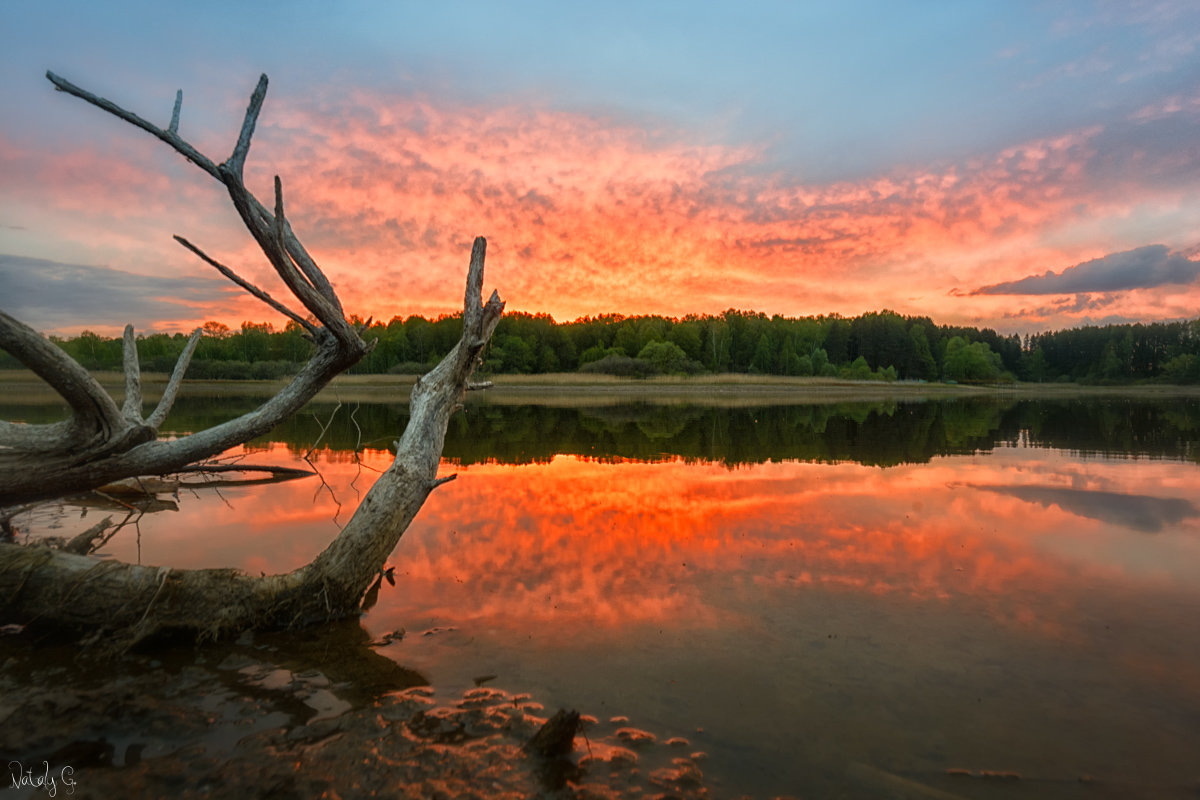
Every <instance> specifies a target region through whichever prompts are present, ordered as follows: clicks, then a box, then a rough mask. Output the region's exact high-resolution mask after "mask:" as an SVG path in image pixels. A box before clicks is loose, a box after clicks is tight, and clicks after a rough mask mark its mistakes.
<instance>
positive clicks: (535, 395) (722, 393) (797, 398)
mask: <svg viewBox="0 0 1200 800" xmlns="http://www.w3.org/2000/svg"><path fill="white" fill-rule="evenodd" d="M92 374H93V377H95V378H96V379H97V380H98V381H99V382H100V383H101V385H102V386H104V387H105V388H106V389H108V390H109V391H110V392H112V393H113V395H114V396H118V395H121V394H123V387H124V376H123V375H122V374H121V373H119V372H96V373H92ZM167 378H168V376H167V375H166V374H159V373H147V374H145V375H143V376H142V393H143V396H144V398H145V399H146V400H147V401H154V400H157V399H158V397H159V396H161V393H162V389H163V387H164V386H165V384H166V382H167ZM416 380H417V376H415V375H339V376H337V377H336V378H334V379H333V381H331V382H330V384H329V385H328V386H326V387H325V388H324V389H322V390H321V391H320V392H319V393H318V394H317V396H316V398H315V399H314V401H315V402H326V403H327V402H377V403H378V402H408V397H409V393H410V391H411V389H412V386H413V384H414V383H416ZM490 380H491V381H492V382H493V385H492V386H491V387H490V388H488V389H487V390H486V391H481V392H471V393H469V394H468V402H482V403H494V404H505V405H510V404H531V405H547V404H552V405H579V404H596V403H600V404H611V403H621V402H647V403H694V404H699V405H708V404H714V405H725V404H729V403H731V402H732V403H739V404H740V403H753V402H759V403H762V402H766V403H768V404H782V405H790V404H804V405H808V404H819V403H826V402H878V401H887V400H903V401H912V402H920V401H927V400H942V399H951V398H958V397H973V398H984V397H996V398H1005V399H1033V398H1046V399H1056V398H1072V397H1101V396H1110V397H1139V398H1147V399H1151V398H1155V397H1197V398H1200V386H1180V385H1173V384H1134V385H1117V386H1092V385H1084V384H1077V383H1011V384H991V385H968V384H948V383H920V382H915V381H894V382H883V381H852V380H842V379H837V378H812V377H804V378H798V377H787V376H780V375H746V374H740V373H724V374H720V375H702V376H693V377H682V376H660V377H653V378H644V379H637V378H618V377H614V376H611V375H588V374H582V375H581V374H578V373H551V374H541V375H497V376H493V377H492V378H490ZM285 385H287V380H286V379H277V380H184V382H183V385H182V387H181V390H180V394H181V396H185V397H225V396H233V395H237V396H241V397H258V396H261V397H269V396H271V395H273V394H275V393H276V392H277V391H278V390H279V389H280V388H282V387H283V386H285ZM0 388H2V389H3V391H4V396H5V401H6V402H11V403H30V404H42V403H54V402H59V401H60V398H59V396H58V395H57V394H56V393H55V392H54V390H53V389H51V388H50V387H49V386H47V385H46V384H45V383H44V382H42V381H41V380H40V379H39V378H38V377H37V376H36V375H34V374H33V373H32V372H29V371H27V370H4V371H0Z"/></svg>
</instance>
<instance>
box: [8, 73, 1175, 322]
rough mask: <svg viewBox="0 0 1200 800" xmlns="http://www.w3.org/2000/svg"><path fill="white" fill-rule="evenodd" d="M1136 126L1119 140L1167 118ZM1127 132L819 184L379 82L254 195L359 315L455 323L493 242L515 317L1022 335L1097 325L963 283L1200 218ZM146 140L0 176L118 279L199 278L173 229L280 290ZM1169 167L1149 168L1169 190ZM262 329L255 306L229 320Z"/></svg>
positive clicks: (324, 119)
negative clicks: (1151, 224) (253, 321)
mask: <svg viewBox="0 0 1200 800" xmlns="http://www.w3.org/2000/svg"><path fill="white" fill-rule="evenodd" d="M1143 117H1146V119H1143V118H1142V117H1139V121H1138V122H1136V123H1134V122H1129V123H1126V124H1127V125H1129V126H1130V129H1131V130H1133V129H1136V130H1138V131H1144V130H1145V129H1147V128H1148V127H1149V126H1153V125H1154V124H1157V123H1156V120H1154V119H1150V118H1148V115H1143ZM1118 133H1120V132H1118ZM127 135H128V136H129V137H130V138H131V139H132V138H133V137H136V136H137V134H136V132H133V131H129V132H128V134H127ZM1121 135H1124V134H1121ZM1121 135H1118V134H1114V133H1113V131H1111V130H1103V129H1100V128H1090V129H1086V130H1080V131H1075V132H1071V133H1067V134H1064V135H1061V136H1056V137H1051V138H1047V139H1044V140H1038V141H1032V142H1026V143H1024V144H1021V145H1019V146H1015V147H1011V148H1008V149H1005V150H1003V151H1001V152H998V153H995V154H993V155H989V156H980V157H977V158H974V159H970V160H967V161H965V162H963V163H959V164H953V165H939V166H932V167H927V168H909V167H905V168H897V169H896V170H894V171H892V172H891V173H889V174H886V175H879V176H876V177H873V178H866V179H862V180H857V181H843V182H837V183H830V184H809V183H805V182H803V181H799V180H796V179H794V178H792V177H789V176H786V175H783V174H779V173H777V172H772V171H771V170H769V169H768V168H767V166H766V162H765V161H764V158H765V156H764V154H763V152H761V151H760V150H758V149H756V148H753V147H741V148H737V147H729V146H722V145H704V146H700V145H695V144H692V143H690V142H689V141H688V139H687V137H686V136H685V135H684V134H683V133H681V132H679V131H664V130H646V129H644V128H640V127H636V126H634V125H631V124H624V123H618V122H614V121H611V120H604V119H599V118H596V117H589V116H586V115H582V114H577V113H568V112H561V111H545V110H537V109H532V108H526V107H512V106H506V107H494V108H466V107H455V106H449V105H445V104H439V103H437V102H434V101H432V100H430V99H427V98H413V97H411V96H398V95H389V94H384V93H380V92H375V91H368V90H365V89H363V90H355V91H351V92H343V93H339V94H336V95H335V94H333V93H332V92H325V93H323V94H322V93H318V94H317V95H316V96H314V97H312V98H306V99H303V100H294V99H291V98H286V97H284V98H276V99H274V100H269V101H268V105H267V108H266V110H265V111H264V115H263V118H262V121H261V122H260V126H259V131H258V135H257V140H256V144H255V148H254V151H253V153H252V155H251V163H250V165H249V167H248V169H249V178H248V182H249V183H250V185H251V186H252V187H254V188H257V189H258V190H259V192H260V194H261V195H262V196H263V197H268V196H269V194H270V182H269V181H270V176H271V174H273V173H276V172H277V173H279V174H280V175H281V176H282V177H283V180H284V187H285V196H286V199H287V202H288V208H289V214H290V216H291V218H292V220H293V222H294V224H295V227H296V229H297V230H298V231H299V232H300V233H301V235H302V237H303V238H304V240H305V241H306V243H307V244H308V245H309V246H310V249H311V250H312V251H313V252H314V255H316V256H317V257H318V260H320V261H321V263H322V264H323V265H324V266H325V268H326V270H327V271H328V272H329V274H330V275H331V276H332V277H333V279H334V281H335V283H336V284H337V285H338V287H339V289H340V291H341V292H342V293H343V295H344V299H345V301H346V305H347V307H348V308H350V309H351V310H353V311H356V312H358V313H361V314H363V315H364V316H365V315H368V314H369V315H372V316H375V317H377V318H382V319H388V318H390V317H391V316H393V315H396V314H400V315H407V314H410V313H426V314H435V313H441V312H452V311H454V310H456V309H457V306H458V303H459V301H458V299H457V298H458V297H459V296H460V295H461V288H460V284H461V282H462V279H463V275H464V272H465V264H466V260H467V253H468V252H469V245H470V241H471V239H472V238H473V237H474V236H475V235H477V234H482V235H486V236H488V237H489V240H490V244H491V250H490V256H491V267H490V271H489V283H490V284H492V285H494V286H497V287H499V288H500V289H501V293H502V294H503V295H504V296H505V298H506V299H508V300H509V301H510V307H511V308H516V309H523V310H531V311H548V312H550V313H552V314H554V315H555V316H556V317H557V318H559V319H570V318H574V317H576V316H579V315H584V314H591V313H600V312H606V311H619V312H622V313H664V314H668V315H679V314H684V313H689V312H718V311H720V310H723V309H724V308H727V307H730V306H734V307H741V308H750V309H756V310H762V311H766V312H767V313H783V314H789V315H804V314H816V313H826V312H841V313H849V314H853V313H858V312H860V311H864V310H870V309H878V308H882V307H891V308H895V309H897V310H900V311H903V312H909V313H926V314H930V315H932V316H934V317H935V318H936V319H938V320H940V321H947V322H978V321H985V322H990V323H991V324H999V325H1001V327H1007V328H1009V329H1011V328H1013V327H1028V324H1029V323H1037V322H1044V323H1053V322H1064V321H1069V320H1071V319H1082V318H1085V317H1086V315H1087V312H1086V311H1085V310H1081V309H1072V308H1067V307H1065V306H1064V305H1063V304H1061V303H1059V304H1053V305H1047V304H1045V303H1040V304H1039V305H1038V307H1036V308H1035V307H1031V308H1017V309H1014V307H1013V301H1012V299H1011V298H1007V299H1005V298H995V297H987V296H981V295H975V296H971V295H970V290H972V289H974V288H977V287H979V286H984V285H993V284H996V283H999V282H1004V281H1018V280H1020V279H1022V278H1025V277H1027V276H1029V275H1036V274H1042V273H1044V272H1045V271H1047V270H1060V269H1064V268H1065V267H1068V266H1070V265H1071V264H1075V263H1080V262H1082V261H1085V260H1087V259H1093V258H1099V257H1101V256H1104V255H1106V254H1108V253H1110V252H1113V251H1114V250H1118V249H1122V248H1124V249H1128V248H1131V247H1135V246H1142V245H1147V244H1154V243H1156V242H1147V241H1142V240H1137V239H1136V238H1131V237H1136V232H1134V233H1126V234H1123V235H1116V234H1114V233H1112V232H1111V231H1104V232H1097V231H1096V227H1097V223H1096V221H1097V220H1105V219H1122V220H1125V223H1126V225H1127V226H1128V224H1129V223H1128V221H1129V219H1130V218H1131V217H1137V216H1138V215H1139V214H1140V215H1147V214H1148V215H1150V217H1151V218H1153V217H1155V215H1158V216H1163V215H1166V216H1170V215H1171V214H1176V215H1178V214H1179V213H1180V211H1181V209H1183V208H1184V207H1185V205H1186V203H1187V202H1190V201H1188V200H1187V199H1186V197H1187V193H1186V191H1184V190H1182V189H1180V188H1179V187H1174V188H1169V187H1165V186H1158V185H1157V184H1153V183H1147V184H1144V185H1143V184H1140V183H1139V182H1138V180H1137V179H1136V177H1135V174H1136V173H1137V170H1133V169H1131V168H1129V167H1130V166H1131V165H1132V163H1133V162H1132V160H1133V159H1136V158H1142V159H1143V160H1144V159H1146V158H1157V159H1158V161H1156V162H1155V165H1156V164H1158V163H1159V162H1161V161H1162V160H1163V159H1169V158H1177V154H1175V155H1171V154H1163V153H1159V154H1158V155H1155V154H1153V153H1151V154H1150V155H1147V154H1146V153H1144V152H1140V151H1138V150H1137V148H1136V147H1135V146H1134V144H1130V143H1129V142H1128V141H1125V140H1123V139H1122V138H1121ZM152 146H154V145H153V143H151V142H148V141H141V140H139V143H138V146H137V147H133V146H131V145H129V144H128V143H122V144H121V145H119V146H118V147H117V148H116V153H115V154H112V153H109V152H107V151H106V152H105V153H104V154H103V155H101V154H100V153H99V152H98V151H95V150H92V149H90V148H89V149H85V150H80V151H78V152H75V153H67V154H57V155H55V156H53V157H50V156H49V155H48V154H36V153H33V154H31V153H15V152H14V148H13V147H12V146H11V145H8V146H4V145H3V143H2V142H0V161H3V163H4V164H5V165H11V164H15V163H22V164H24V163H30V164H36V165H40V166H34V167H30V166H26V167H22V168H21V169H20V170H18V176H17V177H18V181H17V182H18V183H19V184H21V185H22V186H25V185H34V184H38V185H40V186H42V187H43V188H42V189H39V190H37V191H36V192H35V193H34V196H35V197H36V198H37V199H38V201H39V204H40V205H41V206H44V207H48V208H50V209H51V210H52V212H53V213H51V212H49V211H48V212H46V213H47V214H48V217H47V218H52V219H54V220H55V221H56V223H57V222H58V221H62V220H66V219H67V218H69V217H81V218H83V220H84V221H89V224H90V227H86V226H85V229H84V231H83V232H81V233H80V234H79V235H80V236H81V238H82V237H83V236H84V235H85V234H86V235H91V233H93V232H94V233H96V240H95V241H93V242H92V246H94V247H96V248H98V250H99V251H100V252H103V253H105V254H107V257H108V259H110V260H111V259H117V258H130V259H132V260H133V261H134V262H136V263H135V264H134V265H133V266H132V267H130V266H128V265H124V266H122V268H125V269H132V271H139V269H145V270H147V271H149V270H150V269H162V264H161V260H162V258H163V257H164V256H163V254H164V253H166V252H167V251H168V250H169V251H171V255H170V256H169V258H170V263H171V264H172V265H176V264H180V263H183V262H185V261H186V260H187V257H186V254H182V253H176V252H174V250H173V245H172V244H170V242H169V239H167V228H168V227H169V228H170V232H182V233H184V234H186V235H187V236H188V237H189V238H191V239H192V240H193V241H196V242H197V243H198V244H200V245H201V246H204V247H206V248H207V249H209V250H210V251H211V252H212V253H213V255H215V256H217V257H218V258H221V259H223V260H226V261H227V262H229V263H231V265H233V266H235V267H237V268H239V269H241V270H243V271H244V272H245V273H246V274H248V275H249V276H251V277H253V278H255V279H256V280H260V281H263V282H264V283H266V284H268V286H270V285H271V284H272V283H273V278H271V276H269V274H268V272H267V270H266V268H265V265H264V264H263V259H262V257H261V256H260V255H258V254H257V253H255V251H254V248H253V246H252V245H251V243H250V242H249V238H248V237H247V236H246V235H245V234H244V233H243V232H240V231H239V230H238V229H237V225H236V224H235V223H236V220H235V219H234V218H233V215H232V211H231V210H229V209H228V208H223V207H222V203H223V195H222V193H221V191H220V189H219V187H216V186H214V185H211V184H212V182H211V180H210V179H208V178H207V177H206V176H203V175H201V174H199V173H198V172H196V171H195V170H194V169H193V170H192V173H194V174H192V175H190V176H189V177H188V178H186V179H183V178H180V177H179V171H180V170H181V169H182V168H183V167H185V166H186V165H182V164H178V163H174V162H178V161H179V159H178V158H177V157H175V156H174V155H173V154H170V153H167V154H166V155H165V156H157V157H155V158H152V159H147V158H146V157H145V150H147V149H149V148H151V147H152ZM169 159H174V162H172V164H171V166H170V168H169V170H168V171H166V172H162V171H160V167H162V166H163V163H164V161H165V160H169ZM1164 163H1165V162H1164ZM145 164H149V165H150V166H145ZM1114 165H1116V166H1114ZM1155 165H1151V166H1152V167H1153V168H1152V169H1150V170H1148V172H1149V173H1152V174H1154V175H1158V176H1159V177H1160V178H1161V177H1162V174H1163V173H1164V172H1165V170H1160V169H1159V168H1158V167H1157V166H1155ZM1156 180H1158V178H1156ZM1163 180H1165V178H1164V179H1163ZM205 183H208V184H209V185H208V186H203V184H205ZM181 200H182V201H183V202H182V203H181V202H180V201H181ZM1147 200H1154V201H1155V203H1157V204H1158V206H1155V207H1154V208H1150V206H1149V205H1147ZM1150 205H1153V203H1151V204H1150ZM1147 209H1149V210H1147ZM31 218H32V217H31ZM176 220H178V221H176ZM1133 227H1136V226H1133ZM1083 230H1088V231H1091V232H1092V233H1093V234H1095V236H1094V237H1093V238H1090V239H1085V238H1083V237H1082V236H1081V235H1078V234H1079V232H1080V231H1083ZM160 232H161V235H162V238H163V240H164V244H162V245H161V246H156V249H152V251H142V252H140V253H139V251H138V250H137V247H138V245H137V242H138V241H144V239H140V238H139V237H142V236H143V234H149V233H153V234H154V235H155V236H158V235H159V233H160ZM66 235H67V237H68V238H70V236H71V234H70V233H68V234H66ZM80 247H82V244H81V245H80ZM77 249H78V248H77ZM148 252H152V253H153V255H148ZM156 259H157V260H158V261H159V262H160V263H158V264H157V265H154V266H152V264H153V262H154V261H155V260H156ZM76 263H86V262H83V261H82V260H81V259H79V258H78V257H76ZM114 266H119V265H118V264H114ZM185 268H186V269H190V270H193V271H194V270H196V269H198V267H197V266H196V265H194V264H193V265H192V266H190V267H185ZM1171 296H1178V292H1176V293H1174V294H1173V295H1171ZM1193 299H1195V298H1193V297H1192V296H1191V294H1189V295H1188V296H1187V298H1185V299H1184V301H1183V304H1184V305H1186V304H1187V303H1189V302H1191V300H1193ZM1176 305H1177V304H1176ZM1176 305H1172V304H1171V303H1170V301H1169V297H1168V294H1164V293H1163V292H1157V293H1153V292H1152V293H1151V295H1150V296H1149V297H1148V298H1145V299H1143V300H1141V301H1136V300H1130V299H1129V296H1128V295H1126V294H1121V295H1119V296H1114V297H1112V298H1110V299H1109V301H1108V302H1106V303H1105V304H1104V311H1105V313H1106V314H1108V315H1110V316H1111V315H1120V314H1124V315H1130V316H1132V315H1136V314H1150V315H1153V314H1160V315H1162V314H1170V313H1173V312H1174V311H1175V310H1176ZM1093 306H1095V303H1093ZM1093 310H1094V308H1093ZM270 316H271V315H270V314H268V313H266V309H261V310H260V311H259V312H258V313H257V314H255V312H254V309H253V306H252V305H249V304H244V305H240V306H239V308H238V309H237V310H236V311H231V312H230V313H229V314H227V320H228V321H229V322H230V323H231V324H237V323H238V322H240V321H241V319H245V318H270ZM1006 321H1007V322H1006Z"/></svg>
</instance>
